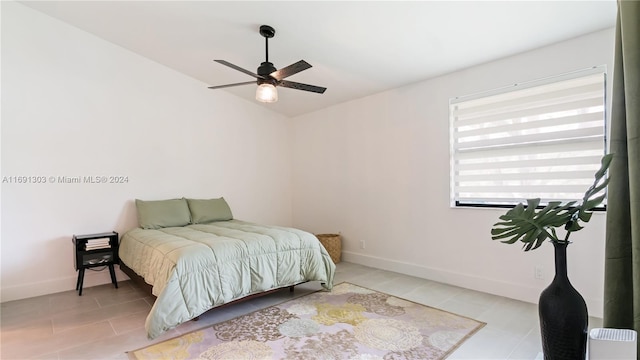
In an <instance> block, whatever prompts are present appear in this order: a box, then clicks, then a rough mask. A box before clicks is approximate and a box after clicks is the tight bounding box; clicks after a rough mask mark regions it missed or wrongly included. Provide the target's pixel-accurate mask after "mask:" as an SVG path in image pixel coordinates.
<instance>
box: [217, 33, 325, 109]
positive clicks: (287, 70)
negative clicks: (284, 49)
mask: <svg viewBox="0 0 640 360" xmlns="http://www.w3.org/2000/svg"><path fill="white" fill-rule="evenodd" d="M275 34H276V31H275V29H274V28H272V27H271V26H269V25H262V26H260V35H262V36H264V40H265V54H266V60H265V61H264V62H263V63H262V64H260V66H259V67H258V73H257V74H255V73H253V72H251V71H249V70H246V69H243V68H241V67H239V66H237V65H234V64H232V63H230V62H228V61H225V60H214V61H215V62H217V63H220V64H222V65H226V66H228V67H230V68H232V69H235V70H238V71H240V72H243V73H245V74H247V75H250V76H253V77H254V78H256V79H257V81H247V82H241V83H235V84H227V85H218V86H209V89H220V88H226V87H231V86H240V85H248V84H256V83H257V84H258V89H257V90H256V100H258V101H261V102H276V101H278V90H277V89H276V86H282V87H286V88H291V89H296V90H304V91H310V92H314V93H320V94H322V93H324V92H325V90H327V88H324V87H320V86H315V85H308V84H303V83H299V82H294V81H288V80H284V79H285V78H287V77H289V76H291V75H294V74H297V73H299V72H301V71H303V70H307V69H308V68H310V67H311V65H310V64H309V63H307V62H306V61H304V60H300V61H298V62H297V63H294V64H291V65H289V66H286V67H284V68H282V69H280V70H278V69H276V68H275V66H273V64H272V63H270V62H269V38H272V37H273V36H274V35H275Z"/></svg>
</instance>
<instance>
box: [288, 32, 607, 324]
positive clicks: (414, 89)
mask: <svg viewBox="0 0 640 360" xmlns="http://www.w3.org/2000/svg"><path fill="white" fill-rule="evenodd" d="M613 38H614V36H613V29H609V30H605V31H601V32H597V33H593V34H590V35H587V36H584V37H580V38H576V39H573V40H571V41H567V42H563V43H559V44H556V45H553V46H549V47H545V48H541V49H538V50H535V51H532V52H528V53H524V54H521V55H518V56H513V57H509V58H506V59H502V60H500V61H495V62H491V63H487V64H483V65H480V66H476V67H473V68H469V69H466V70H463V71H458V72H455V73H452V74H448V75H445V76H441V77H438V78H435V79H432V80H427V81H423V82H419V83H416V84H414V85H411V86H405V87H402V88H398V89H394V90H391V91H387V92H384V93H380V94H377V95H373V96H369V97H366V98H363V99H359V100H355V101H351V102H348V103H344V104H341V105H337V106H334V107H331V108H328V109H324V110H320V111H317V112H314V113H311V114H307V115H302V116H299V117H297V118H295V119H294V122H293V124H294V125H293V126H294V132H293V140H292V141H293V154H294V160H293V168H292V169H293V179H294V180H293V181H294V188H293V224H294V226H297V227H300V228H304V229H308V230H310V231H314V232H322V233H325V232H341V233H342V235H343V247H344V253H343V256H344V259H346V260H347V261H352V262H356V263H361V264H366V265H370V266H375V267H379V268H384V269H389V270H394V271H398V272H402V273H407V274H411V275H416V276H420V277H425V278H429V279H434V280H437V281H441V282H445V283H450V284H454V285H459V286H463V287H466V288H471V289H476V290H481V291H486V292H489V293H494V294H499V295H503V296H508V297H512V298H516V299H520V300H524V301H529V302H537V299H538V296H539V293H540V291H541V290H542V289H544V288H545V287H546V286H547V285H548V284H549V282H550V281H551V279H552V277H553V273H554V269H553V247H552V246H551V245H549V244H546V245H545V246H543V247H542V248H540V249H538V250H536V251H534V252H528V253H525V252H523V251H522V250H521V248H520V246H518V245H505V244H501V243H499V242H494V241H492V240H491V236H490V229H491V227H492V225H493V224H494V223H495V222H496V221H497V220H498V216H500V215H501V214H503V213H504V210H499V209H462V208H457V209H456V208H450V206H449V120H448V101H449V99H450V98H452V97H455V96H460V95H467V94H472V93H476V92H480V91H486V90H491V89H494V88H498V87H503V86H506V85H510V84H513V83H516V82H524V81H529V80H535V79H539V78H543V77H547V76H552V75H557V74H562V73H565V72H569V71H573V70H579V69H583V68H587V67H590V66H594V65H601V64H606V65H607V68H608V69H609V71H611V69H612V63H613V62H612V61H613ZM434 56H437V54H434ZM610 78H611V77H610ZM604 229H605V215H604V214H597V215H595V216H594V217H593V219H592V220H591V222H590V223H589V224H588V226H587V227H586V228H585V229H584V230H582V231H581V232H578V233H576V234H574V235H573V240H574V244H572V245H571V246H570V247H569V250H568V254H569V259H568V263H569V277H570V279H571V280H572V283H573V284H574V286H575V287H576V288H577V289H578V290H579V291H580V292H581V293H582V294H583V296H584V297H585V299H586V300H587V304H588V306H589V311H590V314H591V315H593V316H602V294H603V285H602V284H603V273H604V262H603V259H604V256H603V252H604V232H605V230H604ZM361 241H364V242H365V248H364V249H361V248H360V242H361ZM536 265H539V266H542V267H543V268H544V272H545V279H544V280H536V279H535V278H534V266H536Z"/></svg>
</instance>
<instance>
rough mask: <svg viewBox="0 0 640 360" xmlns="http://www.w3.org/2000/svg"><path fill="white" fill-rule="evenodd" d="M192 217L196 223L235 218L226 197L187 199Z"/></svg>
mask: <svg viewBox="0 0 640 360" xmlns="http://www.w3.org/2000/svg"><path fill="white" fill-rule="evenodd" d="M187 203H188V204H189V210H191V219H192V221H193V223H194V224H203V223H210V222H214V221H226V220H231V219H233V215H232V214H231V209H230V208H229V204H227V202H226V201H225V200H224V198H222V197H221V198H219V199H208V200H204V199H187Z"/></svg>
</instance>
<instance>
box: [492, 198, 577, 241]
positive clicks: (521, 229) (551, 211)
mask: <svg viewBox="0 0 640 360" xmlns="http://www.w3.org/2000/svg"><path fill="white" fill-rule="evenodd" d="M574 203H575V202H569V203H567V204H564V205H562V204H561V203H560V202H558V201H552V202H550V203H549V204H547V206H545V207H544V208H542V209H540V210H538V211H536V208H537V207H538V205H539V204H540V199H528V200H527V206H526V207H525V205H524V204H523V203H520V204H518V205H516V206H515V207H514V208H513V209H510V210H509V211H507V213H506V214H504V215H502V216H500V220H503V221H500V222H497V223H495V224H494V225H493V228H492V229H491V237H492V239H493V240H500V241H502V242H503V243H506V244H513V243H515V242H517V241H521V242H523V243H524V245H523V248H524V250H525V251H529V250H533V249H536V248H538V247H540V245H542V243H543V242H544V240H545V239H547V238H552V239H553V238H554V237H555V233H549V232H548V231H547V228H549V227H555V226H561V225H564V224H565V223H566V222H567V221H569V220H570V219H571V216H572V215H573V214H574V213H575V212H576V211H577V210H578V209H577V208H574V207H572V206H573V204H574Z"/></svg>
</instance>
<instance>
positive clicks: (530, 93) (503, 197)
mask: <svg viewBox="0 0 640 360" xmlns="http://www.w3.org/2000/svg"><path fill="white" fill-rule="evenodd" d="M449 117H450V122H451V202H452V206H495V207H507V206H513V205H515V204H517V203H519V202H521V201H523V200H525V199H528V198H541V203H543V204H544V203H547V202H549V201H552V200H560V201H571V200H579V199H582V196H583V195H584V192H585V191H586V190H587V188H588V187H589V186H590V185H591V184H592V183H593V180H594V178H593V175H594V173H595V172H596V171H597V170H598V169H599V168H600V159H601V157H602V156H603V155H604V152H605V151H604V149H605V133H606V131H605V68H604V66H599V67H594V68H592V69H588V70H583V71H579V72H574V73H571V74H565V75H563V76H558V77H553V78H549V79H544V80H540V81H534V82H530V83H525V84H516V85H514V86H510V87H509V88H506V89H499V90H496V91H492V92H490V93H483V94H479V95H472V96H465V97H459V98H455V99H451V101H450V103H449Z"/></svg>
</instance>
